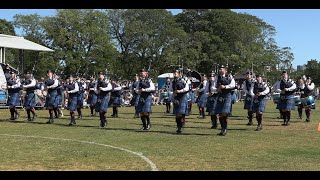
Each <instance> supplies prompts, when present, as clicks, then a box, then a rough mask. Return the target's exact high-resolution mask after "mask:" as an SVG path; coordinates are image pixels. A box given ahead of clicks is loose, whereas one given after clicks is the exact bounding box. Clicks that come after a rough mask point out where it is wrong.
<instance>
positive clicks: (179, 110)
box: [170, 70, 191, 134]
mask: <svg viewBox="0 0 320 180" xmlns="http://www.w3.org/2000/svg"><path fill="white" fill-rule="evenodd" d="M190 83H191V82H190V81H189V80H188V79H187V77H185V78H183V77H182V72H181V70H175V71H174V79H173V81H172V83H171V86H170V92H172V93H173V106H174V112H175V114H176V123H177V130H176V133H177V134H181V133H182V128H183V126H184V122H185V116H186V114H187V113H188V95H187V94H188V93H189V84H190Z"/></svg>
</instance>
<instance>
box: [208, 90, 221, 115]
mask: <svg viewBox="0 0 320 180" xmlns="http://www.w3.org/2000/svg"><path fill="white" fill-rule="evenodd" d="M217 97H218V95H217V94H214V95H212V96H208V98H207V109H206V112H210V114H212V115H213V114H214V109H215V105H216V101H217Z"/></svg>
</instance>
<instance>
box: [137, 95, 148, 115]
mask: <svg viewBox="0 0 320 180" xmlns="http://www.w3.org/2000/svg"><path fill="white" fill-rule="evenodd" d="M143 101H144V102H143ZM151 103H152V96H151V94H150V95H142V94H141V95H140V97H139V103H138V106H137V110H136V113H141V112H148V113H150V112H151Z"/></svg>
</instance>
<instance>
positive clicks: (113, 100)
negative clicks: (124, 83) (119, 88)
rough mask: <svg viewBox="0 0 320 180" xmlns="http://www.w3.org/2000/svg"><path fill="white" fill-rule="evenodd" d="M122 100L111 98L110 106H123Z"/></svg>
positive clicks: (115, 97)
mask: <svg viewBox="0 0 320 180" xmlns="http://www.w3.org/2000/svg"><path fill="white" fill-rule="evenodd" d="M120 100H121V99H120V97H117V96H110V100H109V106H120V105H121V101H120Z"/></svg>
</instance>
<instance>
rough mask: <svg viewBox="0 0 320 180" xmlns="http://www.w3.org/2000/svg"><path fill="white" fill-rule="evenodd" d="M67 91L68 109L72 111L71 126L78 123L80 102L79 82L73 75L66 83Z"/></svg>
mask: <svg viewBox="0 0 320 180" xmlns="http://www.w3.org/2000/svg"><path fill="white" fill-rule="evenodd" d="M65 87H66V91H67V93H68V110H69V111H70V117H71V121H70V123H69V126H72V125H75V124H76V118H75V113H74V111H76V109H77V104H78V92H79V84H78V82H77V81H75V80H74V79H73V77H72V76H70V77H69V83H67V84H66V85H65Z"/></svg>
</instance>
